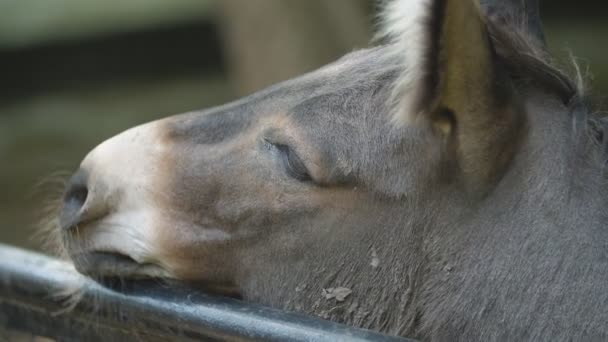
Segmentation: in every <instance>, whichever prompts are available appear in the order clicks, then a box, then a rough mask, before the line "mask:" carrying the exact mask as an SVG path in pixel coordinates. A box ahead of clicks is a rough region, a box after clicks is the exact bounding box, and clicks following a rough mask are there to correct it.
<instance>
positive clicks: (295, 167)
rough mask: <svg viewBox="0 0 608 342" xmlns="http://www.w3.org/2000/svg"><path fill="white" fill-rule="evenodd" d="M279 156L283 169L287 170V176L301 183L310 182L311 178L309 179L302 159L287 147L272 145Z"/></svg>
mask: <svg viewBox="0 0 608 342" xmlns="http://www.w3.org/2000/svg"><path fill="white" fill-rule="evenodd" d="M273 145H274V146H275V147H276V148H277V149H278V150H279V153H280V155H281V159H282V161H283V164H284V165H285V168H286V170H287V174H288V175H289V176H290V177H292V178H295V179H297V180H299V181H301V182H310V181H312V177H310V173H309V172H308V169H307V168H306V165H304V162H302V159H300V157H299V156H298V155H297V154H296V153H295V152H294V151H293V150H292V149H291V148H289V146H287V145H282V144H273Z"/></svg>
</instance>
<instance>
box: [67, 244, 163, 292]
mask: <svg viewBox="0 0 608 342" xmlns="http://www.w3.org/2000/svg"><path fill="white" fill-rule="evenodd" d="M72 260H73V262H74V266H75V267H76V270H78V272H80V273H82V274H84V275H86V276H88V277H90V278H92V279H93V280H95V281H97V282H99V283H101V284H102V285H108V284H112V283H114V282H115V280H120V282H125V281H126V280H134V281H135V280H150V279H154V278H163V276H164V274H165V272H164V271H163V270H162V269H161V268H160V267H159V266H157V265H154V264H151V263H139V262H137V261H135V260H134V259H133V258H131V257H129V256H127V255H125V254H121V253H115V252H89V253H81V254H78V255H72ZM112 287H113V286H112Z"/></svg>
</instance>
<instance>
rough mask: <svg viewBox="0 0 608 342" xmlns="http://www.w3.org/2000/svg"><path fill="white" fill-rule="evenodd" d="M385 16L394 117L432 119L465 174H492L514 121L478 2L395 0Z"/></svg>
mask: <svg viewBox="0 0 608 342" xmlns="http://www.w3.org/2000/svg"><path fill="white" fill-rule="evenodd" d="M385 14H386V15H385V21H386V25H387V26H386V28H385V29H386V34H387V35H388V36H389V38H390V39H392V41H393V42H392V45H391V46H392V49H393V52H394V53H395V54H397V55H398V57H397V58H400V60H401V61H402V63H403V73H402V75H401V77H400V78H399V79H398V81H397V84H396V85H395V88H394V93H393V99H394V100H395V101H394V103H395V107H394V113H393V115H394V118H395V121H397V122H398V123H401V124H408V123H411V122H413V121H417V120H424V121H425V122H430V123H431V124H432V126H433V127H434V128H435V129H436V131H437V132H438V133H439V134H441V135H444V136H445V137H446V138H447V141H450V142H452V146H455V147H454V152H455V155H456V158H457V159H458V160H457V161H458V163H459V165H460V167H461V169H462V170H463V171H464V172H465V173H469V174H473V175H474V176H475V177H477V178H479V177H482V178H488V177H492V176H493V175H494V174H495V173H496V168H500V167H499V165H495V164H500V163H502V160H504V159H508V158H506V157H505V154H506V153H507V152H506V150H507V149H509V148H508V147H507V146H505V145H508V144H507V142H508V140H509V138H512V137H513V136H512V134H513V132H515V131H516V129H517V126H519V125H518V119H517V114H516V111H515V110H513V109H512V106H511V105H512V101H511V99H512V96H511V94H512V93H513V90H512V87H511V85H510V82H509V78H508V77H507V76H505V75H504V74H503V73H502V72H501V69H500V67H499V66H498V63H497V58H496V53H495V51H494V49H493V47H492V42H491V39H490V36H489V34H488V27H487V25H486V22H485V21H484V19H483V16H482V14H481V11H480V7H479V2H478V1H476V0H395V1H393V2H390V3H389V4H388V6H387V8H386V12H385ZM507 154H508V153H507ZM480 173H481V174H480ZM475 177H474V178H475Z"/></svg>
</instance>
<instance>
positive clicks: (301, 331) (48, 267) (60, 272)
mask: <svg viewBox="0 0 608 342" xmlns="http://www.w3.org/2000/svg"><path fill="white" fill-rule="evenodd" d="M79 286H81V287H82V289H83V291H82V298H81V299H80V301H79V302H78V304H77V305H75V306H74V307H73V308H72V309H71V310H65V308H66V303H65V298H63V297H62V296H61V295H60V293H61V292H62V291H64V290H65V289H66V288H75V287H79ZM2 329H4V330H5V331H7V330H10V331H21V332H27V333H28V334H32V335H36V336H45V337H50V338H54V339H58V340H61V341H113V342H115V341H138V340H139V341H167V340H180V341H181V340H185V341H189V340H205V341H209V340H211V341H225V340H230V341H234V340H236V341H407V340H406V339H402V338H396V337H391V336H385V335H381V334H378V333H374V332H371V331H367V330H361V329H353V328H350V327H347V326H344V325H340V324H335V323H331V322H328V321H324V320H321V319H316V318H312V317H308V316H304V315H298V314H292V313H286V312H282V311H279V310H274V309H269V308H265V307H261V306H257V305H252V304H247V303H243V302H240V301H237V300H232V299H227V298H218V297H212V296H207V295H204V294H200V293H195V292H193V291H188V290H187V289H175V288H170V289H169V288H166V287H163V286H161V285H157V286H149V285H147V286H132V287H131V288H130V289H129V290H128V291H127V292H122V291H121V292H116V291H112V290H110V289H107V288H105V287H103V286H100V285H98V284H97V283H95V282H93V281H90V280H87V279H84V278H83V277H81V276H80V275H78V273H76V272H75V271H73V270H72V269H71V268H70V266H69V265H68V264H66V263H64V262H62V261H59V260H56V259H53V258H50V257H47V256H44V255H41V254H37V253H33V252H28V251H24V250H21V249H17V248H14V247H10V246H6V245H2V244H0V330H2Z"/></svg>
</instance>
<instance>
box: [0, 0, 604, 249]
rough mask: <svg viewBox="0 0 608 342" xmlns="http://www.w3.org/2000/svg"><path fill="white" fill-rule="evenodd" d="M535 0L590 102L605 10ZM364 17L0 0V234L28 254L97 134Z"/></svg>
mask: <svg viewBox="0 0 608 342" xmlns="http://www.w3.org/2000/svg"><path fill="white" fill-rule="evenodd" d="M541 3H542V7H543V9H542V10H543V17H544V20H545V24H546V29H547V32H546V33H547V36H548V40H549V45H550V48H551V50H552V51H553V52H554V53H555V54H556V55H557V56H559V58H560V59H561V60H563V61H564V62H566V57H567V56H568V52H569V51H572V52H573V53H574V55H575V56H577V58H578V59H579V62H581V64H582V66H583V68H584V70H589V75H590V76H591V78H592V84H593V86H594V88H593V94H594V95H595V99H596V101H598V102H601V101H602V97H601V96H602V94H608V63H604V58H605V57H606V56H608V47H607V44H606V43H607V38H606V37H608V21H606V14H605V13H606V12H605V10H606V7H608V6H607V5H604V4H605V2H600V1H593V0H579V1H576V2H573V1H569V2H565V1H560V2H557V1H547V0H546V1H544V2H542V1H541ZM373 18H374V5H373V1H372V0H331V1H330V0H257V1H252V0H215V1H214V0H126V1H125V0H103V1H102V0H97V1H94V0H90V1H81V0H0V242H6V243H11V244H16V245H19V246H22V247H26V248H33V249H37V248H38V242H36V241H35V240H33V239H31V236H32V234H33V232H35V230H36V228H35V227H36V222H37V220H38V219H39V218H40V214H41V213H42V212H43V209H44V208H45V207H46V201H47V200H48V197H49V195H52V194H56V195H57V196H59V193H58V191H60V190H59V189H60V182H59V181H58V180H60V179H61V177H62V176H67V175H69V174H70V173H71V172H72V171H73V170H75V169H76V167H77V166H78V164H79V162H80V160H81V159H82V158H83V157H84V155H85V154H86V152H87V151H89V150H90V149H91V148H93V147H94V146H95V145H97V144H98V143H100V142H101V141H103V140H105V139H106V138H108V137H110V136H112V135H114V134H117V133H119V132H121V131H123V130H125V129H126V128H129V127H132V126H134V125H137V124H140V123H144V122H147V121H151V120H154V119H157V118H161V117H164V116H168V115H171V114H175V113H180V112H185V111H189V110H194V109H202V108H205V107H210V106H214V105H219V104H222V103H224V102H226V101H229V100H231V99H234V98H236V97H240V96H243V95H247V94H249V93H251V92H254V91H256V90H259V89H261V88H263V87H265V86H267V85H270V84H272V83H275V82H277V81H281V80H284V79H288V78H291V77H293V76H296V75H298V74H301V73H304V72H307V71H311V70H314V69H316V68H317V67H319V66H321V65H323V64H326V63H328V62H331V61H333V60H335V59H337V58H338V57H340V56H341V55H343V54H345V53H347V52H349V51H352V50H354V49H357V48H362V47H365V46H367V44H368V41H369V39H370V37H371V35H372V32H373V22H374V20H373ZM40 184H42V185H40Z"/></svg>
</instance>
